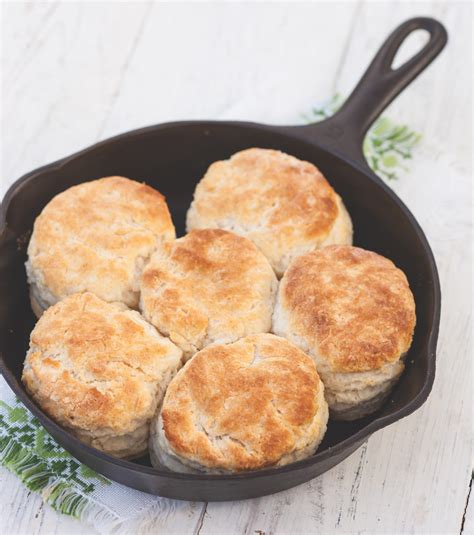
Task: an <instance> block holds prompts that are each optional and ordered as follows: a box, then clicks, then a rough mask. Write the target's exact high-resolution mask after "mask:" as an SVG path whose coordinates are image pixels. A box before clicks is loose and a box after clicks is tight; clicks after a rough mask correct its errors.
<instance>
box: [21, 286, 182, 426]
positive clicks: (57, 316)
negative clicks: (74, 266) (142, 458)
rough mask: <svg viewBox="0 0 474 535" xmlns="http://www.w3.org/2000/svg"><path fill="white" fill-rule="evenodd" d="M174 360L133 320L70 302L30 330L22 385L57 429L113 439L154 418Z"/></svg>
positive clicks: (131, 314)
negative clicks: (98, 432) (99, 431)
mask: <svg viewBox="0 0 474 535" xmlns="http://www.w3.org/2000/svg"><path fill="white" fill-rule="evenodd" d="M181 357H182V352H181V350H180V349H178V348H177V347H176V346H175V345H174V344H173V343H172V342H170V341H169V340H168V339H167V338H164V337H162V336H161V335H160V334H159V333H158V332H157V331H156V329H155V328H154V327H152V326H151V325H150V324H148V323H147V322H146V321H145V320H144V319H143V318H142V317H141V316H140V314H139V313H138V312H135V311H132V310H129V309H128V308H127V307H126V306H125V305H123V304H121V303H106V302H105V301H102V300H101V299H99V298H98V297H96V296H95V295H94V294H91V293H84V294H75V295H72V296H70V297H67V298H66V299H64V300H63V301H60V302H59V303H57V304H56V305H54V306H52V307H50V308H49V309H48V310H47V311H46V312H45V313H44V314H43V315H42V316H41V318H40V319H39V321H38V323H37V324H36V326H35V328H34V329H33V331H32V333H31V337H30V349H29V351H28V354H27V356H26V360H25V366H24V370H23V381H24V383H25V385H26V387H27V389H28V391H29V392H30V393H31V394H32V395H33V397H34V398H35V400H36V401H38V402H39V404H40V405H41V406H42V407H43V409H45V410H46V412H47V413H48V414H49V415H50V416H51V417H52V418H54V419H55V420H56V421H58V422H59V423H61V424H63V425H65V426H68V427H70V428H79V429H81V430H85V431H91V432H92V433H93V432H94V431H95V430H97V429H102V430H105V432H106V433H107V434H114V435H120V434H125V433H128V432H130V431H133V430H134V429H135V428H137V427H139V425H142V424H143V423H145V422H146V421H147V420H149V419H150V418H151V417H152V416H153V413H154V411H155V409H156V405H157V402H158V400H157V394H158V388H159V383H160V381H161V380H162V378H163V377H164V376H165V375H166V374H167V373H168V372H169V370H175V369H176V367H179V365H180V362H181Z"/></svg>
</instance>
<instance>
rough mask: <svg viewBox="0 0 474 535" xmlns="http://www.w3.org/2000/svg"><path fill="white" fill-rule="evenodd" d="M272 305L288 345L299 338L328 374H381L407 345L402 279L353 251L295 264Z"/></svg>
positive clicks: (410, 314) (377, 259)
mask: <svg viewBox="0 0 474 535" xmlns="http://www.w3.org/2000/svg"><path fill="white" fill-rule="evenodd" d="M277 301H278V302H279V304H278V305H277V306H278V307H281V310H282V311H283V313H282V314H284V317H285V318H286V320H287V322H288V323H287V325H286V327H285V330H287V333H290V339H291V337H292V336H294V337H299V338H300V339H301V338H302V339H303V340H304V341H305V342H306V343H307V344H308V348H309V349H308V351H309V353H310V354H312V355H317V356H319V357H320V358H322V359H324V361H326V362H327V363H328V364H330V366H331V369H332V371H336V372H356V371H357V372H358V371H368V370H374V369H378V368H381V367H382V366H383V365H384V364H385V363H388V362H394V361H396V360H398V359H399V358H400V357H401V356H402V355H404V354H405V353H406V352H407V351H408V349H409V347H410V344H411V341H412V337H413V331H414V328H415V322H416V316H415V302H414V299H413V294H412V292H411V290H410V287H409V285H408V281H407V278H406V276H405V274H404V273H403V272H402V271H401V270H400V269H398V268H397V267H396V266H395V265H394V264H393V262H392V261H390V260H388V259H387V258H384V257H383V256H381V255H379V254H377V253H374V252H371V251H366V250H364V249H360V248H358V247H352V246H343V245H339V246H337V245H336V246H330V247H325V248H323V249H319V250H317V251H314V252H312V253H308V254H305V255H302V256H300V257H299V258H296V259H295V260H294V261H293V262H292V263H291V264H290V266H289V268H288V270H287V272H286V273H285V275H284V277H283V279H282V281H281V285H280V289H279V295H278V299H277ZM279 330H280V329H279Z"/></svg>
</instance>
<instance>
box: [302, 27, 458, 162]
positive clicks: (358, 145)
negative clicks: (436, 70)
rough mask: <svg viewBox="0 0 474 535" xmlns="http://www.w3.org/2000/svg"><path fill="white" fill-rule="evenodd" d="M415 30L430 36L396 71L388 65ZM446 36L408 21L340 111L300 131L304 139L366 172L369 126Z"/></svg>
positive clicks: (442, 29)
mask: <svg viewBox="0 0 474 535" xmlns="http://www.w3.org/2000/svg"><path fill="white" fill-rule="evenodd" d="M415 30H426V31H427V32H428V33H429V34H430V38H429V41H428V42H427V43H426V45H425V46H424V47H423V48H422V49H421V50H420V51H419V52H418V53H417V54H416V55H415V56H413V57H412V58H411V59H409V60H408V61H406V62H405V63H404V64H403V65H402V66H400V67H398V68H397V69H392V63H393V60H394V58H395V55H396V53H397V52H398V50H399V49H400V46H401V44H402V43H403V41H404V40H405V39H406V38H407V37H408V35H410V34H411V33H412V32H414V31H415ZM447 40H448V35H447V32H446V29H445V27H444V26H443V25H442V24H441V23H440V22H438V21H437V20H435V19H432V18H428V17H417V18H413V19H409V20H407V21H406V22H404V23H403V24H401V25H400V26H398V28H396V29H395V30H394V31H393V32H392V34H390V36H389V37H388V39H387V40H386V41H385V43H384V44H383V45H382V47H381V48H380V50H379V51H378V52H377V55H376V56H375V58H374V59H373V61H372V63H371V64H370V65H369V67H368V69H367V70H366V72H365V73H364V75H363V76H362V78H361V80H360V81H359V83H358V84H357V86H356V88H355V89H354V90H353V91H352V93H351V95H350V96H349V98H348V99H347V100H346V102H345V103H344V105H343V106H342V108H341V109H340V110H339V111H338V112H337V113H336V114H335V115H333V116H332V117H330V118H328V119H326V120H324V121H321V122H320V123H315V124H312V125H307V126H306V127H303V128H305V129H306V132H305V135H304V137H312V134H314V135H315V136H316V135H317V138H318V140H321V141H323V140H324V141H325V142H326V144H327V145H329V146H332V147H333V148H334V149H336V150H337V152H338V153H340V154H341V155H342V156H345V157H349V158H350V159H351V160H354V161H355V162H356V163H358V164H361V165H362V166H363V167H365V168H367V167H368V165H367V162H366V160H365V158H364V156H363V153H362V142H363V140H364V136H365V134H366V132H367V130H368V129H369V127H370V125H371V124H372V123H373V122H374V121H375V119H377V117H378V116H379V115H380V114H381V113H382V111H383V110H384V109H385V108H386V107H387V106H388V105H389V104H390V103H391V102H392V100H393V99H394V98H395V97H396V96H397V95H399V94H400V93H401V92H402V91H403V89H405V87H406V86H407V85H409V84H410V82H412V81H413V80H414V79H415V78H416V77H417V76H418V75H419V74H420V73H421V72H422V71H423V70H424V69H425V68H426V67H427V66H428V65H429V64H430V63H431V62H432V61H433V60H434V59H435V58H436V56H437V55H438V54H439V53H440V52H441V50H442V49H443V48H444V46H445V45H446V42H447Z"/></svg>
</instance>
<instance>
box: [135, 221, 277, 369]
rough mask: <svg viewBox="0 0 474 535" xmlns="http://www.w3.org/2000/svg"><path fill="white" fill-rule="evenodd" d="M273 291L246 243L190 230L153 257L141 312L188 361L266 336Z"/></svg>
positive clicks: (260, 258) (221, 233) (269, 274)
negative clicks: (207, 350)
mask: <svg viewBox="0 0 474 535" xmlns="http://www.w3.org/2000/svg"><path fill="white" fill-rule="evenodd" d="M276 289H277V280H276V277H275V274H274V272H273V270H272V268H271V266H270V264H269V263H268V261H267V259H266V258H265V256H264V255H263V254H262V253H261V252H260V251H259V250H258V249H257V247H255V245H254V244H253V243H252V242H251V241H250V240H248V239H247V238H243V237H242V236H238V235H237V234H234V233H232V232H228V231H225V230H220V229H202V230H195V231H192V232H190V233H189V234H187V235H186V236H184V237H183V238H180V239H178V240H176V241H175V242H174V244H173V245H172V247H171V248H170V250H168V251H165V250H159V251H157V252H156V253H155V254H154V255H153V256H152V258H151V260H150V262H149V264H148V265H147V267H146V268H145V270H144V271H143V277H142V283H141V298H140V309H141V311H142V313H143V315H144V317H145V318H146V319H147V320H148V321H149V322H150V323H151V324H152V325H154V326H155V327H156V328H157V329H158V330H159V331H160V332H161V333H162V334H164V335H166V336H169V338H170V339H171V340H172V341H173V342H174V343H175V344H176V345H178V346H179V347H180V348H181V349H182V350H183V352H184V355H185V358H186V359H188V358H190V357H191V356H192V355H193V354H194V353H196V352H197V351H199V350H200V349H202V348H204V347H206V346H207V345H209V344H212V343H230V342H234V341H235V340H238V339H239V338H242V337H243V336H246V335H250V334H256V333H262V332H268V331H269V330H270V328H271V324H272V313H273V305H274V300H275V294H276Z"/></svg>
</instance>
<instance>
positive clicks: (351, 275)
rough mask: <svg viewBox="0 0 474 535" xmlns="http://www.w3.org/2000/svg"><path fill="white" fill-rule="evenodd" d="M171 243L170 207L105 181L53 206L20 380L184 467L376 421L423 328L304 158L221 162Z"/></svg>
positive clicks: (395, 279)
mask: <svg viewBox="0 0 474 535" xmlns="http://www.w3.org/2000/svg"><path fill="white" fill-rule="evenodd" d="M187 230H188V234H186V235H185V236H184V237H182V238H179V239H176V236H175V230H174V227H173V223H172V220H171V217H170V214H169V211H168V207H167V205H166V202H165V199H164V198H163V196H162V195H161V194H160V193H159V192H158V191H156V190H154V189H153V188H151V187H148V186H146V185H144V184H140V183H138V182H135V181H132V180H129V179H127V178H122V177H108V178H102V179H99V180H95V181H92V182H87V183H83V184H80V185H78V186H74V187H72V188H69V189H68V190H66V191H64V192H62V193H60V194H59V195H57V196H56V197H54V198H53V199H52V200H51V201H50V202H49V203H48V205H47V206H46V207H45V208H44V210H43V211H42V213H41V214H40V215H39V217H38V218H37V219H36V221H35V225H34V229H33V234H32V236H31V240H30V243H29V246H28V260H27V263H26V269H27V276H28V281H29V284H30V297H31V304H32V308H33V311H34V312H35V314H36V315H37V316H38V318H39V320H38V322H37V324H36V326H35V328H34V330H33V331H32V333H31V338H30V348H29V351H28V353H27V356H26V359H25V363H24V371H23V381H24V383H25V385H26V388H27V389H28V391H29V392H30V394H31V395H32V397H33V398H34V399H35V400H36V402H37V403H38V404H39V405H40V406H41V407H42V408H43V409H44V410H45V411H46V412H47V413H48V414H49V415H50V416H51V417H52V418H54V419H55V420H56V421H57V422H59V423H60V424H61V425H63V426H64V427H65V428H67V429H68V430H69V431H70V432H71V433H73V434H74V435H75V436H77V437H78V438H79V439H80V440H81V441H83V442H85V443H87V444H89V445H91V446H93V447H95V448H98V449H100V450H102V451H105V452H107V453H109V454H111V455H114V456H117V457H124V458H133V457H136V456H139V455H142V454H143V453H145V452H146V451H147V449H148V447H149V451H150V457H151V460H152V463H153V464H154V465H155V466H158V467H167V468H169V469H171V470H175V471H180V472H195V471H198V472H209V473H233V472H238V471H243V470H256V469H260V468H264V467H270V466H281V465H283V464H287V463H289V462H293V461H295V460H298V459H302V458H304V457H307V456H309V455H312V454H313V453H314V452H315V451H316V449H317V447H318V445H319V444H320V442H321V440H322V439H323V437H324V434H325V432H326V427H327V421H328V417H331V418H334V419H340V420H353V419H355V418H359V417H361V416H365V415H367V414H370V413H371V412H373V411H375V410H377V409H378V408H379V407H380V406H381V404H382V403H383V402H384V400H385V399H386V398H387V396H388V394H389V392H390V390H391V388H392V386H393V385H394V384H395V382H396V381H397V379H398V378H399V376H400V374H401V373H402V371H403V358H404V356H405V354H406V353H407V351H408V349H409V347H410V344H411V340H412V336H413V331H414V327H415V304H414V299H413V296H412V293H411V291H410V288H409V285H408V282H407V279H406V277H405V275H404V274H403V272H402V271H400V270H399V269H397V268H396V267H395V265H394V264H393V263H392V262H391V261H390V260H388V259H386V258H384V257H382V256H380V255H378V254H376V253H374V252H370V251H366V250H363V249H360V248H357V247H353V246H352V245H351V244H352V223H351V219H350V217H349V214H348V213H347V210H346V208H345V207H344V204H343V202H342V200H341V199H340V197H339V196H338V195H337V194H336V192H335V191H334V190H333V189H332V187H331V186H330V185H329V183H328V182H327V181H326V179H325V178H324V176H323V175H322V174H321V173H320V172H319V170H318V169H317V168H316V167H315V166H314V165H312V164H310V163H308V162H303V161H300V160H298V159H296V158H294V157H292V156H289V155H287V154H283V153H281V152H278V151H274V150H266V149H248V150H245V151H242V152H239V153H237V154H235V155H233V156H232V157H231V158H230V159H229V160H227V161H222V162H216V163H213V164H212V165H211V166H210V167H209V169H208V171H207V172H206V174H205V176H204V178H202V180H201V181H200V182H199V184H198V185H197V188H196V191H195V195H194V200H193V202H192V204H191V206H190V208H189V210H188V215H187Z"/></svg>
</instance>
